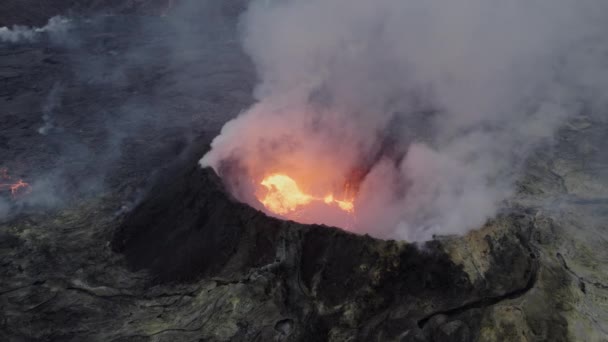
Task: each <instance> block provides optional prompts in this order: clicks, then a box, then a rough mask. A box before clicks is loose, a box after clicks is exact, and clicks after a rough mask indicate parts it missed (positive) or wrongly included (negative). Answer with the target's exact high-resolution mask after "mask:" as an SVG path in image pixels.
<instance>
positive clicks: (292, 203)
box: [258, 173, 355, 228]
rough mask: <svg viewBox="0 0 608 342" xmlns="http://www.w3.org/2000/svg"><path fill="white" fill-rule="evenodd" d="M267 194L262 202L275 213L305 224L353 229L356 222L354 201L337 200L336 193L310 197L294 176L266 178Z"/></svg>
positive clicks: (263, 181) (262, 182) (280, 175)
mask: <svg viewBox="0 0 608 342" xmlns="http://www.w3.org/2000/svg"><path fill="white" fill-rule="evenodd" d="M260 185H262V186H263V187H264V188H265V189H266V192H265V194H261V195H259V196H258V200H259V201H260V202H261V203H262V204H263V205H264V207H265V208H266V209H267V210H268V211H270V212H271V213H273V214H276V215H279V216H281V217H284V218H287V219H292V220H294V221H298V222H302V223H319V224H327V225H335V226H339V227H343V228H349V227H350V226H352V224H353V222H354V213H355V207H354V203H353V200H352V199H351V200H347V199H342V200H339V199H336V196H334V194H333V193H329V194H327V195H325V196H324V197H317V196H313V195H311V194H308V193H306V192H304V191H302V190H301V189H300V187H299V186H298V183H297V182H296V181H295V180H294V179H293V178H291V177H289V176H287V175H285V174H281V173H274V174H271V175H269V176H267V177H266V178H264V179H263V180H262V181H261V182H260Z"/></svg>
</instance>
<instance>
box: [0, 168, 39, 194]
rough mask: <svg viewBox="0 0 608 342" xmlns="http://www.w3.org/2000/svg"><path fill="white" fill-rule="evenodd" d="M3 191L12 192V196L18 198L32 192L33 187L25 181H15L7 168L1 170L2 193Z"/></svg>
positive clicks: (0, 186)
mask: <svg viewBox="0 0 608 342" xmlns="http://www.w3.org/2000/svg"><path fill="white" fill-rule="evenodd" d="M3 190H8V191H10V193H11V196H12V197H13V198H17V197H19V196H21V195H26V194H29V193H30V192H31V191H32V187H31V186H30V185H29V184H28V183H26V182H24V181H23V179H19V180H17V181H14V180H13V179H12V177H11V176H10V175H9V174H8V170H7V169H6V168H0V191H3Z"/></svg>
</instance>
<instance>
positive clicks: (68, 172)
mask: <svg viewBox="0 0 608 342" xmlns="http://www.w3.org/2000/svg"><path fill="white" fill-rule="evenodd" d="M13 3H14V4H13ZM11 4H12V5H10V6H9V7H7V8H10V13H9V12H8V11H7V12H4V11H3V14H2V15H1V16H0V19H1V20H2V21H1V22H0V26H2V25H13V24H25V25H35V26H37V27H45V25H46V23H47V20H48V19H49V18H50V17H52V16H54V15H57V14H64V15H66V16H67V15H69V16H68V17H67V18H68V19H67V21H65V22H63V21H62V20H60V21H59V24H60V26H59V28H57V27H54V28H53V29H51V28H50V27H48V29H46V30H40V31H39V32H36V33H35V34H34V35H33V36H27V35H26V36H25V38H24V36H21V37H20V38H19V39H16V40H15V39H10V40H9V39H5V40H1V39H0V110H1V112H0V156H1V160H0V167H5V168H7V169H8V170H9V172H10V173H11V175H13V176H14V177H18V178H22V179H23V180H24V181H27V182H29V183H30V185H31V193H29V194H26V195H23V196H21V197H18V198H12V197H11V196H10V194H9V193H2V194H0V196H2V197H1V198H0V217H1V218H2V221H1V223H0V264H1V268H0V308H1V309H0V339H1V340H3V341H39V340H40V341H273V340H277V341H326V340H328V341H607V340H608V309H607V303H608V299H607V298H608V297H607V296H608V269H606V264H607V261H608V254H607V253H608V252H607V251H608V249H607V248H606V247H607V245H608V240H607V239H608V233H607V232H606V222H608V156H607V155H606V149H605V147H604V146H603V142H604V141H605V139H606V137H607V135H608V120H607V119H606V115H602V114H601V113H599V114H598V113H585V112H582V113H580V114H579V115H576V116H575V117H572V118H571V119H569V120H568V122H567V123H565V124H564V125H562V127H561V128H560V129H559V131H558V132H557V134H556V136H555V139H553V140H551V141H550V142H547V144H546V145H543V146H540V147H539V148H538V149H537V150H536V152H535V153H534V154H533V155H532V157H531V158H529V159H528V161H527V162H526V167H525V172H524V174H523V175H522V176H521V177H520V178H519V180H518V182H517V190H516V194H515V195H514V197H513V198H511V199H510V200H509V201H508V202H507V203H506V204H505V206H504V209H503V210H502V211H501V212H500V213H499V214H498V215H497V216H496V217H495V218H493V219H491V220H489V221H488V222H487V224H486V225H484V226H483V227H479V229H477V230H474V231H472V232H470V233H468V234H467V235H465V236H438V237H436V238H435V239H434V240H432V241H430V242H428V243H421V244H409V243H407V242H399V241H384V240H378V239H374V238H371V237H369V236H361V235H354V234H350V233H347V232H344V231H342V230H338V229H334V228H329V227H324V226H307V225H301V224H298V223H294V222H287V221H280V220H277V219H274V218H270V217H268V216H266V215H264V214H262V213H260V212H258V211H256V210H254V209H252V208H250V207H248V206H246V205H244V204H241V203H238V202H236V201H235V200H234V199H233V198H232V197H231V196H230V195H229V194H228V193H227V192H226V191H225V189H224V187H223V185H222V182H221V180H220V179H219V178H218V177H217V176H216V175H215V174H214V173H213V172H212V171H211V170H210V169H201V168H200V167H199V165H198V161H199V159H200V158H201V157H202V155H203V154H204V153H205V152H206V151H207V150H208V146H209V143H210V141H211V139H213V137H215V136H216V135H217V134H218V133H219V130H220V129H221V127H222V125H223V124H224V123H225V122H226V121H227V120H229V119H231V118H233V117H235V116H236V115H237V114H238V113H239V112H241V111H243V110H244V109H246V108H247V107H249V106H250V105H251V103H252V102H253V98H252V95H251V94H252V91H253V87H254V85H255V83H256V75H255V71H254V68H253V66H252V63H251V61H250V60H249V59H248V58H247V56H246V55H245V54H244V53H243V51H242V50H241V47H240V44H239V39H238V25H237V22H238V15H239V13H241V11H242V10H243V9H244V8H245V7H246V6H245V4H244V3H242V2H233V1H227V2H205V5H201V3H188V2H182V3H181V4H179V5H176V6H175V7H173V8H172V10H171V11H169V14H168V15H166V16H158V15H157V14H159V13H160V14H163V13H165V11H166V8H167V7H166V6H169V5H170V4H172V2H167V3H160V4H158V5H155V4H152V3H144V4H146V5H145V6H143V7H141V9H140V8H139V7H137V6H135V5H137V4H138V2H133V4H135V5H133V7H129V8H128V10H125V8H126V7H128V6H127V5H124V6H118V7H119V8H117V9H116V10H115V11H113V9H115V8H116V7H113V6H114V5H113V4H111V3H108V4H105V3H103V4H102V3H101V2H99V4H97V5H98V6H100V7H101V8H102V9H103V10H104V12H105V14H104V15H95V14H92V13H95V12H96V11H100V9H99V7H95V6H90V7H89V6H84V7H87V10H86V11H84V10H82V9H80V8H75V7H73V6H69V5H67V2H66V5H64V4H62V5H61V6H57V7H52V6H50V7H45V8H41V9H40V10H38V11H37V10H35V9H33V7H31V8H28V11H30V12H32V14H31V15H30V14H29V12H28V11H25V10H22V9H23V8H24V7H21V5H19V3H17V2H11ZM2 6H4V5H2ZM81 6H82V5H81ZM68 9H71V11H68ZM24 11H25V12H24ZM125 11H126V12H131V13H126V12H125ZM11 13H13V14H11ZM26 13H27V15H26ZM116 13H120V14H116ZM61 25H64V26H61ZM0 33H2V31H0ZM0 37H1V36H0Z"/></svg>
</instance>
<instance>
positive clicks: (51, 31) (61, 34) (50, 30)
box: [0, 16, 70, 43]
mask: <svg viewBox="0 0 608 342" xmlns="http://www.w3.org/2000/svg"><path fill="white" fill-rule="evenodd" d="M69 29H70V20H69V19H67V18H64V17H61V16H56V17H52V18H50V19H49V22H48V23H47V24H46V25H45V26H43V27H27V26H20V25H15V26H13V27H12V28H9V27H0V42H5V43H6V42H8V43H19V42H34V41H36V40H38V39H40V38H41V37H43V36H44V35H47V36H48V37H49V39H50V40H51V41H53V42H56V43H59V42H62V41H64V40H65V39H66V34H67V32H68V31H69Z"/></svg>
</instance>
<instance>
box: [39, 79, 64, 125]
mask: <svg viewBox="0 0 608 342" xmlns="http://www.w3.org/2000/svg"><path fill="white" fill-rule="evenodd" d="M62 93H63V85H62V84H61V82H56V83H55V84H54V85H53V87H52V88H51V91H50V92H49V94H48V95H47V97H46V101H45V103H44V105H43V106H42V121H43V122H44V124H43V125H42V126H41V127H40V128H38V133H40V134H42V135H47V134H49V133H50V132H51V131H52V130H53V129H57V127H56V126H55V123H54V121H55V111H56V110H57V109H58V108H59V106H60V105H61V95H62ZM58 130H60V129H58Z"/></svg>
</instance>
